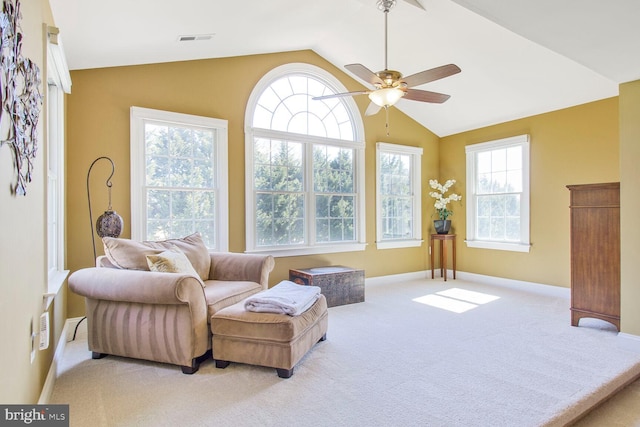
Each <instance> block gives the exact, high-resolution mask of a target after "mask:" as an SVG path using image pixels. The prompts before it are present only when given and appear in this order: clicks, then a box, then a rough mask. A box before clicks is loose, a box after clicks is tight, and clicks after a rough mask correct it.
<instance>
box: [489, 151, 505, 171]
mask: <svg viewBox="0 0 640 427" xmlns="http://www.w3.org/2000/svg"><path fill="white" fill-rule="evenodd" d="M506 169H507V150H493V151H492V152H491V170H492V171H494V172H499V171H505V170H506Z"/></svg>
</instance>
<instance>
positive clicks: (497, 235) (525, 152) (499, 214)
mask: <svg viewBox="0 0 640 427" xmlns="http://www.w3.org/2000/svg"><path fill="white" fill-rule="evenodd" d="M466 152H467V191H468V192H470V196H468V198H467V199H468V200H469V204H468V205H467V245H469V246H470V247H482V248H489V249H503V250H513V251H519V252H528V251H529V138H528V136H527V135H521V136H516V137H512V138H506V139H502V140H498V141H491V142H485V143H482V144H474V145H469V146H467V147H466Z"/></svg>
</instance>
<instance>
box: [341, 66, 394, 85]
mask: <svg viewBox="0 0 640 427" xmlns="http://www.w3.org/2000/svg"><path fill="white" fill-rule="evenodd" d="M344 68H346V69H347V70H349V71H351V72H352V73H353V74H355V75H356V76H358V77H360V78H361V79H362V80H365V81H368V82H369V83H371V84H372V85H382V84H384V82H383V81H382V79H381V78H380V77H378V76H377V75H376V73H374V72H373V71H371V70H370V69H368V68H367V67H365V66H364V65H362V64H349V65H345V66H344Z"/></svg>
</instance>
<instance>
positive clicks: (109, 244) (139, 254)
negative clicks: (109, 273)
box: [102, 233, 211, 280]
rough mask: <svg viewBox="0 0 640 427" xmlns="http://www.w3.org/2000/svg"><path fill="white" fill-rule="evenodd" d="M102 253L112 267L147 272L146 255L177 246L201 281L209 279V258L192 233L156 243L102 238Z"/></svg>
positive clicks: (200, 242)
mask: <svg viewBox="0 0 640 427" xmlns="http://www.w3.org/2000/svg"><path fill="white" fill-rule="evenodd" d="M102 243H103V244H104V253H105V255H106V256H107V258H108V259H109V261H111V263H112V264H113V265H115V266H116V267H118V268H122V269H126V270H147V271H149V265H148V264H147V255H157V254H159V253H161V252H164V251H165V250H167V249H171V247H172V246H173V245H175V246H177V247H178V248H179V249H180V250H181V251H182V252H183V253H184V254H185V255H186V257H187V258H188V259H189V262H190V263H191V265H192V266H193V268H194V269H195V270H196V272H197V273H198V276H199V277H200V279H202V280H207V279H208V278H209V268H210V267H211V256H210V255H209V250H208V249H207V247H206V246H205V244H204V241H203V240H202V236H201V235H200V233H194V234H192V235H190V236H187V237H183V238H181V239H169V240H163V241H157V242H151V241H145V242H137V241H135V240H131V239H122V238H116V237H103V238H102Z"/></svg>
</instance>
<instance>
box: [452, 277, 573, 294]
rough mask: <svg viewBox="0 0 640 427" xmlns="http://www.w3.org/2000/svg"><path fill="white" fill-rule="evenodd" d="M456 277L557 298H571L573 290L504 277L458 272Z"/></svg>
mask: <svg viewBox="0 0 640 427" xmlns="http://www.w3.org/2000/svg"><path fill="white" fill-rule="evenodd" d="M456 276H457V277H459V278H460V279H463V280H469V281H471V282H477V283H482V284H485V285H494V286H502V287H505V288H511V289H516V290H521V291H522V290H524V291H527V292H534V293H539V294H543V295H548V296H551V297H557V298H570V297H571V289H570V288H565V287H562V286H553V285H545V284H542V283H535V282H525V281H523V280H514V279H505V278H503V277H494V276H485V275H482V274H475V273H465V272H464V271H457V272H456Z"/></svg>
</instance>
